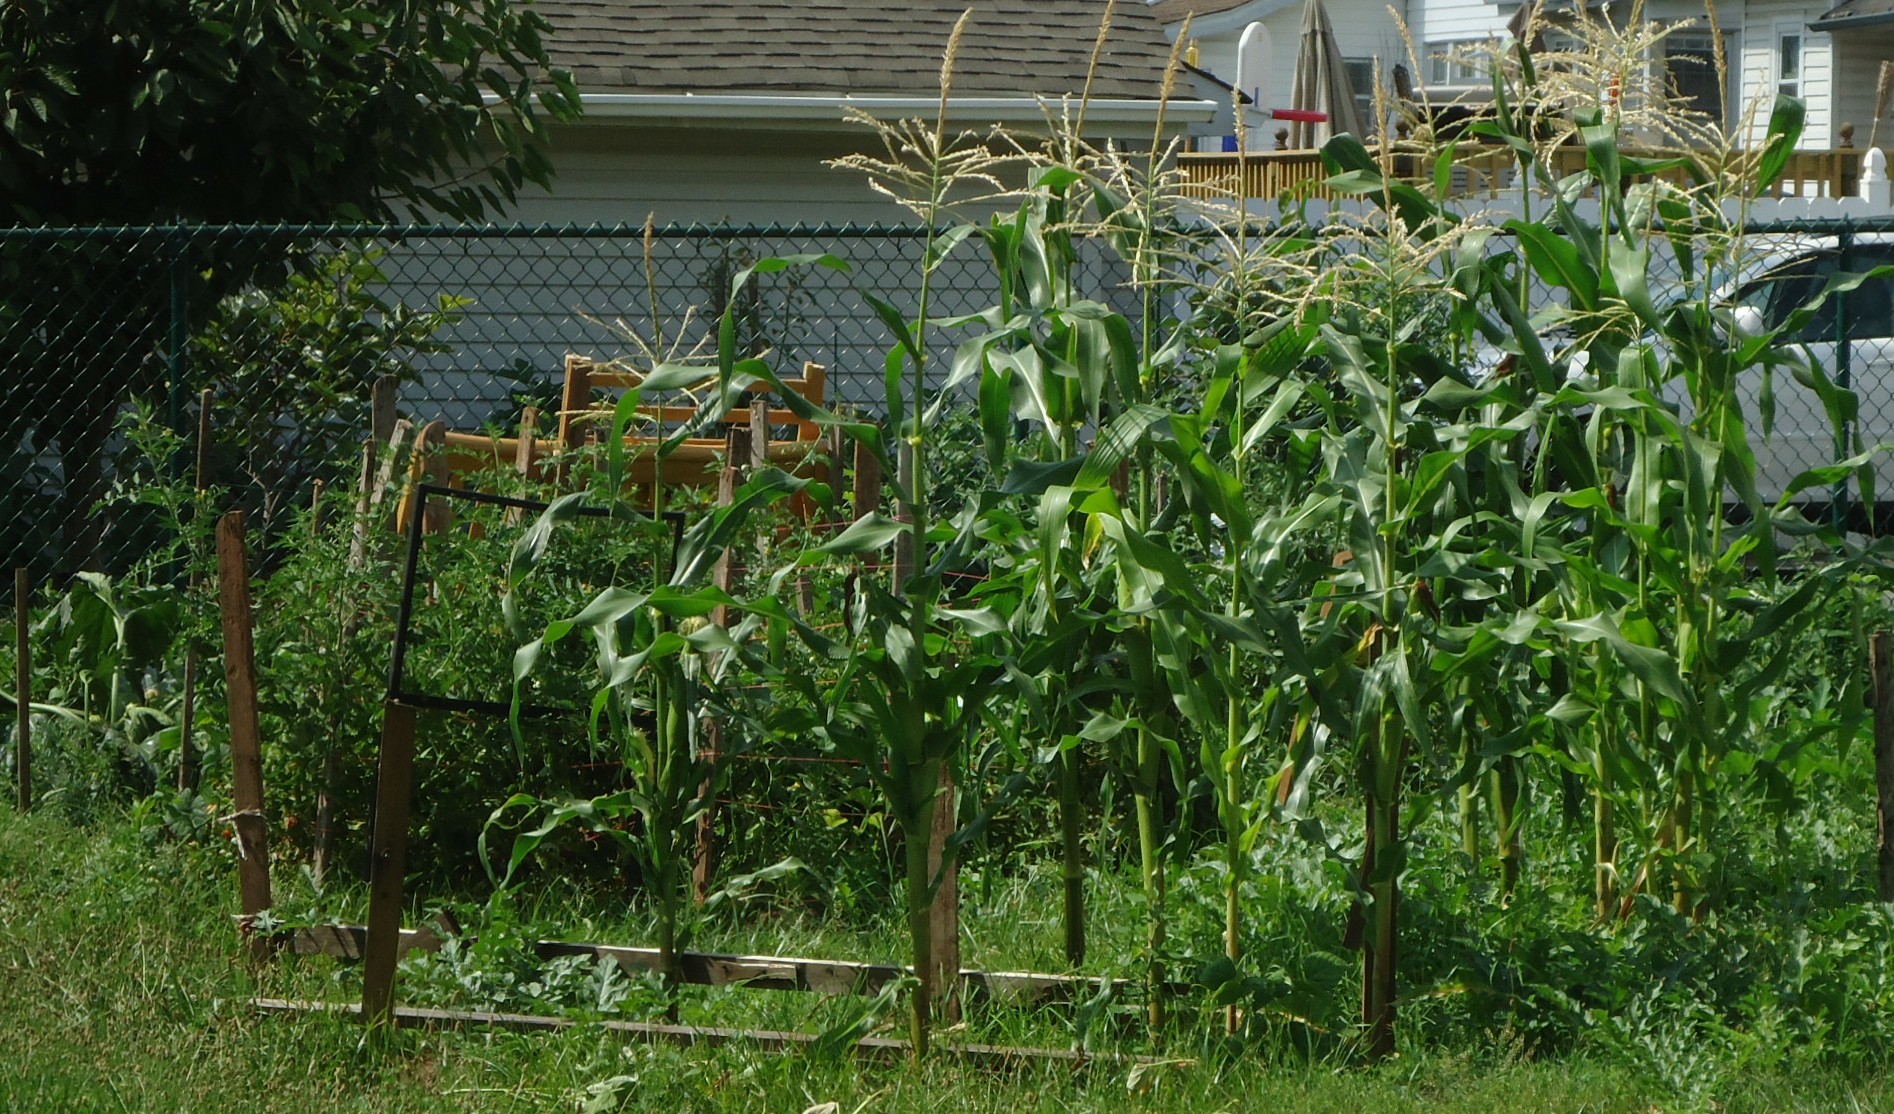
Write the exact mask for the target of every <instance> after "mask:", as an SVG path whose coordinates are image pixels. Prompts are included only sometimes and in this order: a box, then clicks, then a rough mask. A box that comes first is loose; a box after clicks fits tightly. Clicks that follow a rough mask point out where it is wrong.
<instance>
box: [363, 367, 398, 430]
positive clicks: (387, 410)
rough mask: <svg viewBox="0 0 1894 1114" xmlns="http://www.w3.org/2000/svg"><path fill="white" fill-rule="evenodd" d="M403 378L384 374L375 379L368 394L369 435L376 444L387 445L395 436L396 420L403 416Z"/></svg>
mask: <svg viewBox="0 0 1894 1114" xmlns="http://www.w3.org/2000/svg"><path fill="white" fill-rule="evenodd" d="M400 410H401V380H399V379H397V378H395V377H394V376H392V375H384V376H382V377H381V378H379V379H377V380H375V386H374V389H373V391H372V392H371V393H370V394H369V396H368V435H369V436H370V437H372V438H374V439H375V442H376V444H381V445H385V444H387V443H388V439H389V438H390V437H393V436H394V433H395V421H396V420H397V419H398V418H399V417H400V416H401V414H400Z"/></svg>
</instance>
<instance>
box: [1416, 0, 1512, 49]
mask: <svg viewBox="0 0 1894 1114" xmlns="http://www.w3.org/2000/svg"><path fill="white" fill-rule="evenodd" d="M1512 14H1513V6H1512V5H1508V6H1507V7H1506V9H1505V10H1504V11H1502V10H1501V9H1500V6H1499V5H1498V4H1495V3H1492V2H1491V0H1414V3H1413V5H1412V8H1411V10H1410V12H1409V15H1408V19H1409V21H1410V22H1411V23H1412V24H1413V25H1414V27H1413V30H1414V40H1415V44H1416V45H1417V46H1418V45H1419V44H1422V43H1441V42H1459V41H1464V40H1467V39H1484V38H1487V37H1489V36H1491V37H1496V38H1504V37H1505V36H1506V21H1507V20H1508V19H1511V18H1512ZM1421 62H1422V64H1423V65H1424V64H1425V63H1426V59H1425V58H1422V59H1421Z"/></svg>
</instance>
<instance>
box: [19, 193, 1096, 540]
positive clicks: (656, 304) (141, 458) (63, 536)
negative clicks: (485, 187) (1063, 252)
mask: <svg viewBox="0 0 1894 1114" xmlns="http://www.w3.org/2000/svg"><path fill="white" fill-rule="evenodd" d="M924 242H925V230H924V229H920V228H913V227H880V226H868V227H855V226H840V227H794V228H787V227H666V228H661V229H657V230H655V231H654V233H653V234H652V235H651V236H650V237H649V240H648V242H647V237H646V235H645V231H644V229H642V228H636V227H622V226H621V227H585V228H579V227H454V226H419V227H416V226H402V227H384V226H370V227H335V226H324V227H247V228H246V227H214V228H213V227H185V226H178V227H146V228H89V229H0V359H3V360H4V361H5V367H6V369H7V371H6V376H5V381H4V386H3V387H0V392H3V393H4V407H3V408H4V412H5V414H6V421H7V422H8V425H7V428H6V430H5V433H4V437H3V438H0V445H4V448H5V452H6V454H7V455H6V458H5V462H4V466H3V467H0V522H3V523H4V524H5V531H4V534H0V537H4V539H5V540H4V542H0V546H4V548H6V550H7V553H6V559H7V561H8V563H9V564H11V565H22V564H24V565H28V566H31V567H33V568H35V569H36V570H38V571H40V572H42V573H53V574H62V573H65V572H69V571H71V570H73V569H77V568H82V567H86V566H94V567H103V568H108V569H112V568H122V567H124V566H126V565H128V564H131V563H133V562H135V561H136V560H138V559H139V558H140V557H141V556H142V555H145V554H148V553H149V552H150V551H151V544H152V542H153V536H154V532H155V531H156V530H157V529H158V527H157V526H156V525H155V519H156V518H157V517H158V516H156V515H155V513H154V512H152V511H151V510H150V509H149V508H141V507H138V506H134V505H126V504H125V503H124V501H122V500H113V499H111V498H109V496H110V495H111V494H112V492H113V487H114V483H115V481H118V480H122V479H125V478H127V477H129V476H130V475H132V474H133V473H134V472H135V470H137V469H141V468H142V469H147V470H153V469H168V470H170V471H171V472H172V473H173V474H174V475H179V476H182V475H185V474H186V473H187V472H188V471H189V470H190V467H191V465H190V461H191V459H192V453H193V448H194V442H195V440H196V435H195V431H196V430H197V428H198V417H199V398H200V397H201V392H203V391H209V392H211V393H210V395H209V396H207V397H209V398H210V400H211V403H210V421H209V423H208V426H209V429H210V434H211V437H210V441H211V451H210V455H209V461H208V463H209V469H208V471H209V472H210V476H209V479H210V480H211V481H212V482H213V483H216V484H218V485H220V486H224V487H227V488H229V489H232V490H233V491H235V492H236V493H237V494H238V497H239V498H240V499H242V500H243V501H244V502H245V503H247V504H248V505H250V506H253V507H257V508H260V509H261V510H262V511H263V512H264V514H265V516H266V518H271V517H274V515H276V514H277V513H280V512H281V511H282V510H285V509H287V508H288V507H291V506H294V505H296V504H297V503H298V501H299V500H301V499H302V498H304V497H306V495H307V493H308V491H309V487H310V484H311V483H312V481H313V480H314V479H316V478H317V477H318V476H322V475H324V474H325V472H326V471H327V470H330V469H333V468H335V467H336V466H337V464H338V462H339V461H341V460H343V459H344V458H345V457H347V456H348V455H349V452H350V450H351V449H352V447H353V446H354V445H356V444H358V443H359V442H360V439H361V438H362V436H363V435H364V432H365V430H366V422H367V414H368V404H369V396H370V388H371V386H372V384H373V383H374V381H375V380H376V379H377V378H378V377H380V376H382V375H384V374H389V373H393V374H396V375H397V376H399V377H400V378H401V379H402V387H401V409H402V411H403V413H404V414H406V415H408V416H411V417H414V418H416V419H418V420H419V421H429V420H433V419H435V418H440V419H443V420H445V421H446V422H447V424H448V426H449V427H450V428H454V429H463V430H477V429H480V428H483V427H485V426H488V425H493V424H498V425H502V426H510V425H511V424H513V423H515V422H517V420H518V414H519V411H520V409H521V407H522V406H524V405H537V406H539V407H540V408H541V409H542V410H544V411H546V412H548V413H550V412H551V411H552V410H554V409H556V405H557V400H558V395H559V390H560V386H561V382H562V371H561V369H562V365H563V361H564V358H565V356H566V354H567V353H579V354H584V355H588V356H592V357H594V358H596V359H601V360H607V359H612V358H616V357H631V358H633V359H634V360H638V361H639V362H643V361H644V360H645V359H648V358H649V356H650V355H651V354H653V353H656V354H658V355H661V356H664V357H666V358H675V357H683V356H688V355H691V354H693V353H695V354H698V355H708V354H710V353H712V352H714V347H713V346H714V344H715V338H716V332H717V328H716V326H717V320H718V318H719V316H720V315H721V314H722V313H723V311H724V309H725V307H726V305H727V303H728V302H729V301H730V298H731V295H730V291H731V283H732V280H733V278H734V277H735V276H736V275H737V274H738V273H739V272H740V271H741V269H742V268H744V267H745V266H747V265H749V264H751V263H753V262H755V261H757V260H759V259H762V258H765V257H770V256H779V257H780V256H791V255H801V254H820V253H832V254H834V255H835V256H837V257H840V258H841V259H843V260H845V261H846V262H847V263H848V264H849V268H848V270H846V271H840V270H836V269H832V268H829V267H823V266H801V267H795V268H791V269H789V270H786V271H783V272H780V273H775V274H767V275H758V276H756V277H755V278H754V279H753V280H752V281H751V282H749V283H748V284H746V285H745V287H744V288H743V289H742V290H741V291H740V292H739V293H738V294H737V296H736V303H737V304H736V307H735V309H736V313H735V320H736V323H737V339H738V344H739V345H740V346H741V347H743V348H744V349H745V350H746V351H748V352H750V353H760V352H768V353H771V358H772V359H774V360H775V361H776V363H777V365H778V366H779V368H781V370H783V371H784V373H785V374H789V373H793V372H795V371H796V370H798V369H800V367H801V366H802V363H803V362H804V361H814V362H817V363H820V364H823V365H825V366H826V367H828V369H829V383H830V390H829V402H830V403H831V404H849V405H854V406H857V407H861V408H863V409H864V410H868V411H875V410H878V409H880V407H881V401H882V395H883V387H882V377H883V360H884V355H885V353H886V350H887V347H888V345H889V340H890V338H889V335H888V331H887V328H886V326H884V325H883V324H882V323H881V322H880V320H879V319H878V318H877V316H876V314H875V313H874V311H873V309H872V308H871V307H870V306H869V304H868V303H867V301H866V300H865V299H864V298H863V297H862V291H864V290H867V291H873V292H876V293H877V294H879V295H880V296H881V297H884V298H886V299H888V300H889V301H890V302H892V303H894V304H895V305H897V306H905V304H906V303H907V302H909V301H911V300H912V292H913V291H914V289H915V288H916V285H917V281H918V278H919V274H920V270H919V262H920V258H921V254H922V251H923V248H924ZM1101 259H1102V257H1101ZM990 275H991V271H990V268H989V267H988V266H987V265H986V263H985V260H984V259H983V256H982V253H981V252H980V250H979V248H978V246H977V245H975V244H968V245H966V246H964V247H963V248H961V249H960V251H959V252H958V253H956V255H955V256H954V257H952V258H950V259H949V260H948V261H947V263H946V264H944V265H943V266H942V267H941V268H940V270H939V271H938V272H937V273H936V274H935V276H934V280H933V294H932V296H933V307H934V312H936V313H937V314H940V315H951V314H956V313H961V312H968V311H972V310H975V309H980V308H984V307H986V306H987V305H990V304H991V303H992V301H993V300H994V297H993V293H992V291H991V278H990ZM1086 276H1087V282H1088V284H1089V285H1090V286H1091V289H1090V290H1088V291H1087V293H1090V294H1092V295H1094V296H1100V297H1110V296H1112V292H1113V291H1114V290H1116V289H1118V288H1119V287H1120V286H1121V281H1120V276H1119V275H1118V274H1117V273H1115V272H1114V271H1113V270H1112V268H1111V266H1110V265H1109V264H1107V263H1105V262H1102V261H1100V262H1097V263H1095V264H1094V265H1092V266H1091V267H1090V268H1089V269H1088V271H1087V272H1086ZM949 352H950V349H947V348H943V349H942V350H941V351H940V352H938V353H936V354H937V355H939V356H946V355H948V354H949ZM945 366H946V363H945V361H944V360H943V361H942V362H941V367H942V369H944V368H945ZM141 431H142V433H141ZM167 431H169V432H170V433H171V434H173V436H171V437H170V438H169V439H167V437H166V433H167ZM154 450H155V451H154Z"/></svg>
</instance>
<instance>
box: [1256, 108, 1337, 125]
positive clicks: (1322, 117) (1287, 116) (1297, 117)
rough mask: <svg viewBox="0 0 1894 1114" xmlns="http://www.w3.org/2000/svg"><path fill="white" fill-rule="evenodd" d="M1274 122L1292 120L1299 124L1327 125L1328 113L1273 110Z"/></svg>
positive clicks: (1294, 109)
mask: <svg viewBox="0 0 1894 1114" xmlns="http://www.w3.org/2000/svg"><path fill="white" fill-rule="evenodd" d="M1269 118H1270V119H1272V120H1290V121H1293V122H1295V123H1297V124H1326V123H1328V113H1326V112H1311V111H1310V110H1308V109H1306V108H1272V109H1270V110H1269Z"/></svg>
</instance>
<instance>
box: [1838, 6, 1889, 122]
mask: <svg viewBox="0 0 1894 1114" xmlns="http://www.w3.org/2000/svg"><path fill="white" fill-rule="evenodd" d="M1832 41H1833V44H1834V45H1833V48H1832V55H1833V60H1834V66H1835V72H1836V74H1837V75H1839V76H1840V80H1838V81H1836V82H1835V126H1836V129H1837V132H1838V133H1839V129H1840V128H1841V126H1842V125H1844V124H1853V125H1854V126H1855V137H1854V139H1855V145H1856V146H1858V147H1866V146H1867V145H1868V132H1869V131H1870V130H1871V128H1872V125H1873V123H1874V87H1875V83H1876V81H1878V80H1879V78H1880V73H1881V60H1882V59H1884V58H1894V30H1890V29H1888V28H1885V27H1864V28H1856V29H1854V30H1850V31H1843V32H1840V33H1838V34H1836V35H1834V36H1832ZM1875 145H1876V146H1879V147H1881V148H1882V149H1883V150H1885V149H1887V148H1888V147H1890V146H1894V121H1889V120H1883V121H1881V128H1880V131H1879V132H1878V133H1877V134H1876V136H1875Z"/></svg>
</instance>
